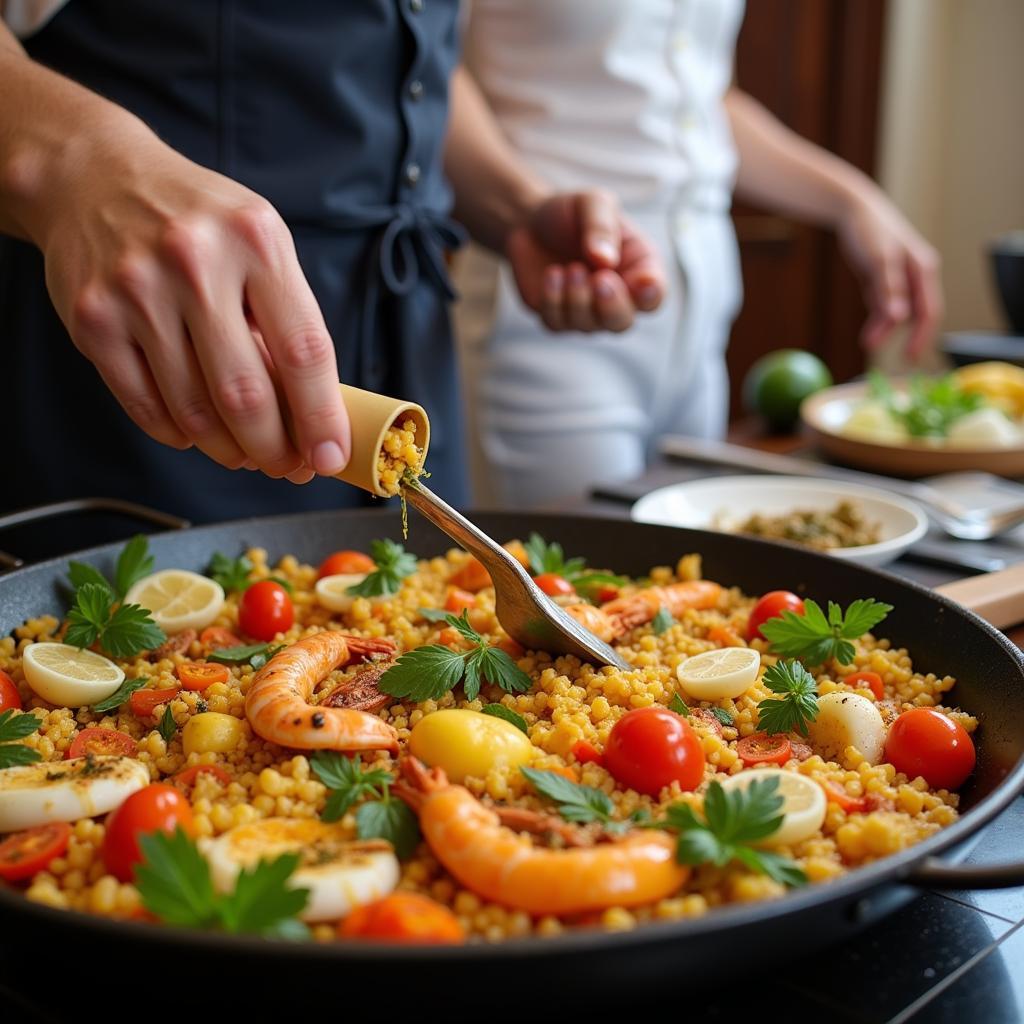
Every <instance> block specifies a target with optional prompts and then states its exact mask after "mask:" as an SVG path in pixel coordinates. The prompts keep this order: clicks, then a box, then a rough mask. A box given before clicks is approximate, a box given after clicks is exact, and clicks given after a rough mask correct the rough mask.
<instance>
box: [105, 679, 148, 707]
mask: <svg viewBox="0 0 1024 1024" xmlns="http://www.w3.org/2000/svg"><path fill="white" fill-rule="evenodd" d="M148 682H149V679H147V678H146V677H145V676H140V677H139V678H138V679H126V680H125V681H124V682H123V683H122V684H121V685H120V686H119V687H118V688H117V689H116V690H115V691H114V692H113V693H112V694H111V695H110V696H109V697H104V698H103V700H101V701H98V702H97V703H95V704H93V706H92V710H93V711H113V710H114V709H115V708H119V707H120V706H121V705H122V704H123V703H124V702H125V701H126V700H127V699H128V698H129V697H130V696H131V695H132V694H133V693H134V692H135V691H136V690H141V689H142V688H143V687H144V686H145V685H146V683H148Z"/></svg>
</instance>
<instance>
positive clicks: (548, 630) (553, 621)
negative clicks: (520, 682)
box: [404, 481, 632, 669]
mask: <svg viewBox="0 0 1024 1024" xmlns="http://www.w3.org/2000/svg"><path fill="white" fill-rule="evenodd" d="M404 492H405V497H406V500H407V501H408V502H409V504H410V505H412V507H413V508H414V509H416V511H417V512H419V513H420V515H422V516H423V517H424V518H426V519H429V520H430V522H432V523H433V524H434V525H435V526H436V527H437V528H438V529H439V530H443V531H444V532H445V533H447V534H448V536H449V537H451V538H452V540H454V541H455V543H456V544H458V545H459V546H460V547H463V548H465V549H466V551H468V552H469V553H470V554H471V555H475V556H476V557H477V558H478V559H479V560H480V561H481V562H482V563H483V566H484V568H485V569H486V570H487V571H488V573H490V576H491V580H492V581H493V582H494V611H495V614H496V615H497V617H498V621H499V622H500V623H501V625H502V627H503V628H504V630H505V632H506V633H508V635H509V636H510V637H512V639H513V640H516V641H518V642H519V643H521V644H522V645H523V646H524V647H526V648H529V649H531V650H541V651H550V652H551V653H552V654H573V655H575V656H576V657H577V658H582V659H583V660H584V661H593V662H597V663H598V664H601V665H613V666H614V667H615V668H621V669H629V668H632V666H631V665H630V664H629V662H627V661H626V660H625V659H623V658H622V657H620V656H619V655H618V654H616V653H615V651H614V650H613V649H612V648H611V647H609V646H608V644H606V643H604V642H603V641H601V640H598V638H597V637H596V636H594V634H593V633H591V632H590V631H589V630H587V629H584V628H583V627H582V626H581V625H580V624H579V623H578V622H577V621H576V620H575V619H574V618H573V617H572V616H571V615H569V614H568V613H567V612H564V611H563V610H562V609H561V608H559V607H558V605H557V604H555V602H554V601H552V600H551V599H550V598H549V597H548V596H547V595H546V594H545V593H544V592H543V591H542V590H541V589H540V587H538V586H537V584H536V583H534V582H533V580H532V579H531V578H530V575H529V573H527V571H526V570H525V569H524V568H523V567H522V566H521V565H520V564H519V563H518V562H517V561H516V560H515V559H514V558H513V557H512V556H511V555H510V554H509V553H508V552H507V551H506V550H505V549H504V548H503V547H502V546H501V545H500V544H497V543H495V542H494V541H493V540H491V538H490V537H488V536H487V534H486V533H484V532H483V531H482V530H480V529H478V528H477V527H476V526H474V525H473V524H472V523H471V522H470V521H469V520H468V519H467V518H466V517H465V516H463V515H461V514H460V513H458V512H456V511H455V509H453V508H452V507H451V506H450V505H449V504H447V502H444V501H442V500H441V499H440V498H439V497H438V496H437V495H436V494H434V493H433V491H431V490H430V489H429V488H427V487H424V486H423V484H422V483H420V482H419V481H416V482H414V483H411V484H407V485H406V486H405V487H404Z"/></svg>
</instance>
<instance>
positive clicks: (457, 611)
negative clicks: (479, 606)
mask: <svg viewBox="0 0 1024 1024" xmlns="http://www.w3.org/2000/svg"><path fill="white" fill-rule="evenodd" d="M475 604H476V598H475V597H474V596H473V595H472V594H471V593H470V592H469V591H468V590H463V589H461V588H460V587H449V588H448V596H447V598H445V602H444V610H445V611H446V612H451V613H452V614H453V615H461V614H462V613H463V612H464V611H465V610H466V609H467V608H472V607H473V605H475Z"/></svg>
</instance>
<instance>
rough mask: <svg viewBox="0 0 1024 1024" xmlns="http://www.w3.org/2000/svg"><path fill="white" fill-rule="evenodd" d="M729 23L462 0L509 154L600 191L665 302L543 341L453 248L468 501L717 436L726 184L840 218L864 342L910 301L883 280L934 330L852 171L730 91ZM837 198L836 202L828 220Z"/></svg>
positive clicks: (503, 286)
mask: <svg viewBox="0 0 1024 1024" xmlns="http://www.w3.org/2000/svg"><path fill="white" fill-rule="evenodd" d="M742 16H743V2H742V0H634V2H631V3H629V4H625V3H621V2H619V0H564V2H562V3H558V4H550V3H546V2H545V0H471V4H470V10H469V14H468V19H467V23H466V28H465V31H464V57H463V61H464V64H465V66H466V68H467V69H468V70H469V71H470V73H471V74H472V75H473V77H474V78H475V79H476V81H477V82H478V84H479V86H480V89H481V91H482V93H483V95H484V97H485V98H486V100H487V101H488V103H489V104H490V106H491V109H492V111H493V113H494V116H495V117H496V119H497V121H498V123H499V125H500V127H501V129H502V131H503V132H504V134H505V136H506V137H507V139H508V141H509V143H510V145H511V147H512V148H513V149H514V151H515V152H516V153H517V155H518V156H519V157H520V158H521V159H522V160H524V161H525V162H526V164H527V165H528V166H529V167H530V169H531V170H532V171H533V172H534V173H535V174H537V175H538V177H540V178H542V179H544V180H545V181H547V182H549V183H550V184H551V185H552V186H553V187H554V188H556V189H573V188H576V187H578V184H579V182H581V181H587V182H590V183H592V184H594V185H598V186H603V187H605V188H607V189H609V190H610V191H611V192H613V193H614V194H615V195H617V196H618V197H619V199H620V201H621V202H622V204H623V208H624V210H625V212H626V214H627V215H628V217H629V218H630V219H631V220H632V222H633V224H634V225H635V226H636V227H637V228H638V229H639V230H640V231H641V232H642V233H643V234H645V235H646V236H647V237H649V238H651V239H652V240H653V242H654V244H655V247H656V249H657V251H658V252H659V253H660V255H661V257H662V262H663V264H664V265H665V267H667V268H668V270H667V273H668V288H667V292H666V300H665V302H663V303H662V305H661V307H660V308H659V309H658V310H657V311H656V312H654V313H652V314H651V315H649V316H647V317H644V318H643V319H642V320H639V321H637V323H636V324H635V325H634V326H633V327H632V329H631V330H630V331H629V333H628V334H625V335H622V334H608V333H595V334H589V335H583V334H569V335H567V336H565V337H561V338H559V340H558V343H557V345H553V344H552V343H551V341H550V339H548V338H547V337H545V336H544V335H543V333H541V332H540V331H538V330H537V326H536V323H535V321H534V319H533V317H532V315H531V313H530V311H529V310H528V309H526V308H524V306H523V304H522V302H521V301H520V299H519V297H518V295H517V294H516V288H515V282H514V278H513V275H512V273H511V272H510V269H509V267H508V266H507V264H504V263H502V262H500V261H499V260H498V259H496V258H495V257H494V256H493V255H492V254H490V253H486V252H484V251H483V250H481V249H479V248H477V247H475V246H474V247H471V248H470V249H468V250H467V251H465V252H463V253H460V254H459V256H458V257H457V259H456V272H455V281H456V287H457V289H458V291H459V293H460V295H461V297H462V298H461V302H460V303H459V304H458V305H457V306H456V310H455V323H456V333H457V336H458V341H459V348H460V357H461V362H462V371H463V380H464V386H465V388H466V392H467V412H468V419H469V423H470V429H469V436H470V437H471V438H473V439H474V440H475V442H476V443H475V446H474V452H473V456H472V462H473V476H474V491H475V497H476V499H477V500H478V501H479V502H481V503H483V504H498V505H503V506H506V505H511V506H513V507H529V506H531V505H537V504H543V503H544V502H551V501H554V500H556V499H558V498H560V497H564V496H568V495H573V494H581V493H583V492H584V491H585V490H586V489H587V487H588V486H589V485H591V484H594V483H597V482H610V481H615V480H624V479H629V478H632V477H636V476H639V475H640V474H641V473H642V472H643V470H644V467H645V465H646V463H647V461H648V460H649V458H650V457H651V455H652V454H653V446H654V444H655V442H656V439H657V438H658V437H659V436H660V435H663V434H666V433H680V434H686V435H690V436H695V437H711V438H715V437H721V436H722V435H723V434H724V432H725V428H726V421H727V414H728V379H727V373H726V365H725V350H726V344H727V342H728V337H729V331H730V328H731V325H732V321H733V319H734V317H735V315H736V313H737V311H738V309H739V306H740V303H741V299H742V284H741V276H740V265H739V256H738V251H737V245H736V238H735V234H734V231H733V227H732V222H731V219H730V216H729V209H730V205H731V199H732V192H733V188H734V185H738V187H739V189H740V191H741V192H743V191H746V193H747V195H748V196H749V197H751V198H754V199H756V200H757V201H759V202H761V203H764V204H765V205H769V206H772V207H774V208H776V209H778V210H780V212H786V213H789V214H792V215H797V216H801V217H803V218H804V219H809V220H814V221H817V222H819V223H826V224H828V225H829V226H833V227H835V228H837V229H838V230H839V231H840V235H841V239H842V240H843V241H844V243H846V249H847V255H848V256H850V257H852V261H853V262H854V264H855V265H857V266H858V268H859V269H861V270H862V271H863V276H864V278H865V282H866V288H867V291H868V299H869V305H870V306H871V308H872V311H873V314H874V315H875V317H876V319H874V320H873V321H872V323H873V326H872V327H871V328H870V330H871V331H874V332H875V333H876V334H878V338H876V337H875V334H871V336H870V337H868V339H867V340H868V341H872V342H873V341H876V340H879V339H880V337H881V336H882V335H883V334H884V332H885V328H886V327H891V326H892V324H893V323H895V322H898V321H899V320H902V319H906V318H908V314H909V313H910V312H911V310H910V308H909V307H910V305H911V303H909V302H907V303H906V305H907V307H908V308H907V309H905V310H903V311H902V312H901V311H900V309H899V308H898V307H897V308H895V309H893V308H889V307H888V306H887V304H886V303H887V301H888V300H889V299H891V298H892V296H891V295H887V294H885V293H886V292H887V290H888V289H889V288H890V287H891V286H892V282H893V281H895V282H896V284H897V285H899V284H900V282H901V281H902V287H903V288H904V289H909V290H910V291H911V292H912V293H913V297H914V300H915V301H914V303H913V306H914V308H913V314H914V316H913V318H914V319H915V320H916V321H917V328H918V334H917V335H915V339H917V338H919V337H920V336H921V335H922V333H923V334H927V333H928V331H929V330H934V326H935V317H936V315H937V308H938V306H939V305H940V302H939V301H938V300H937V299H936V292H937V291H938V285H937V277H936V261H935V256H934V253H933V252H932V250H931V249H930V247H929V246H928V245H927V243H925V242H924V240H923V239H921V238H920V237H919V236H918V235H916V233H915V232H914V231H913V229H912V228H910V226H909V225H908V224H906V222H905V221H903V220H902V218H901V217H900V216H899V214H898V213H897V212H896V211H895V210H894V208H892V206H891V204H888V202H887V200H885V198H884V196H882V195H881V193H880V192H879V191H878V189H877V187H875V186H874V185H873V184H872V183H871V182H869V181H868V180H867V179H866V178H864V176H862V175H859V174H858V173H857V172H855V171H854V170H853V168H851V167H849V166H848V165H846V164H843V163H842V161H839V160H837V159H836V158H834V157H832V156H831V155H830V154H826V153H824V152H823V151H821V150H818V149H816V147H813V146H811V145H810V144H808V143H806V142H805V141H804V140H800V139H797V137H796V136H794V135H792V133H790V132H788V130H786V129H784V128H783V127H782V126H781V125H780V124H779V123H778V122H777V121H775V120H774V119H773V118H772V117H771V116H770V115H769V114H768V113H767V111H765V110H763V108H760V107H759V106H757V105H756V104H754V103H753V101H752V100H750V98H749V97H746V96H743V95H742V94H740V93H739V92H738V90H735V89H731V82H732V63H733V52H734V48H735V42H736V36H737V33H738V30H739V27H740V23H741V20H742ZM734 136H735V139H734ZM840 194H842V195H844V196H845V195H849V196H851V197H852V196H855V197H856V198H855V199H851V200H850V201H849V202H848V203H845V204H844V206H845V208H846V209H848V210H849V214H848V215H846V216H845V217H842V218H841V217H840V216H839V215H838V214H837V212H836V210H837V209H838V206H839V203H838V202H837V200H836V197H838V196H839V195H840ZM882 251H885V252H886V253H890V254H891V259H890V260H889V261H888V262H886V261H885V260H883V259H881V258H880V257H879V256H878V255H877V254H878V253H881V252H882ZM904 259H905V260H906V263H907V266H906V268H905V269H904V268H903V267H901V266H897V267H896V268H895V269H893V267H892V264H898V263H900V261H902V260H904ZM915 275H916V276H915ZM567 287H568V285H567Z"/></svg>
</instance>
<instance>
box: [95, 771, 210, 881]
mask: <svg viewBox="0 0 1024 1024" xmlns="http://www.w3.org/2000/svg"><path fill="white" fill-rule="evenodd" d="M178 826H181V828H183V829H184V830H185V832H186V833H188V834H189V835H192V834H193V832H194V827H193V824H192V808H191V807H190V806H189V802H188V799H187V798H186V797H185V796H184V795H183V794H182V793H181V792H180V791H179V790H177V789H175V788H174V787H173V786H166V785H164V784H163V783H161V782H154V783H151V784H150V785H148V786H146V787H145V788H143V789H140V790H138V791H137V792H135V793H132V795H131V796H130V797H128V799H127V800H125V802H124V803H123V804H121V805H120V807H118V808H117V809H116V810H115V811H114V812H113V813H112V814H111V815H110V817H108V818H107V831H106V835H105V836H104V837H103V863H104V864H105V865H106V866H107V870H108V871H109V872H110V873H111V874H112V875H113V876H114V877H115V878H117V879H119V880H120V881H122V882H130V881H132V879H133V878H134V875H135V865H136V864H138V863H139V861H141V860H142V851H141V850H140V849H139V836H144V835H148V834H149V833H150V832H173V831H174V830H175V829H176V828H178Z"/></svg>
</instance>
